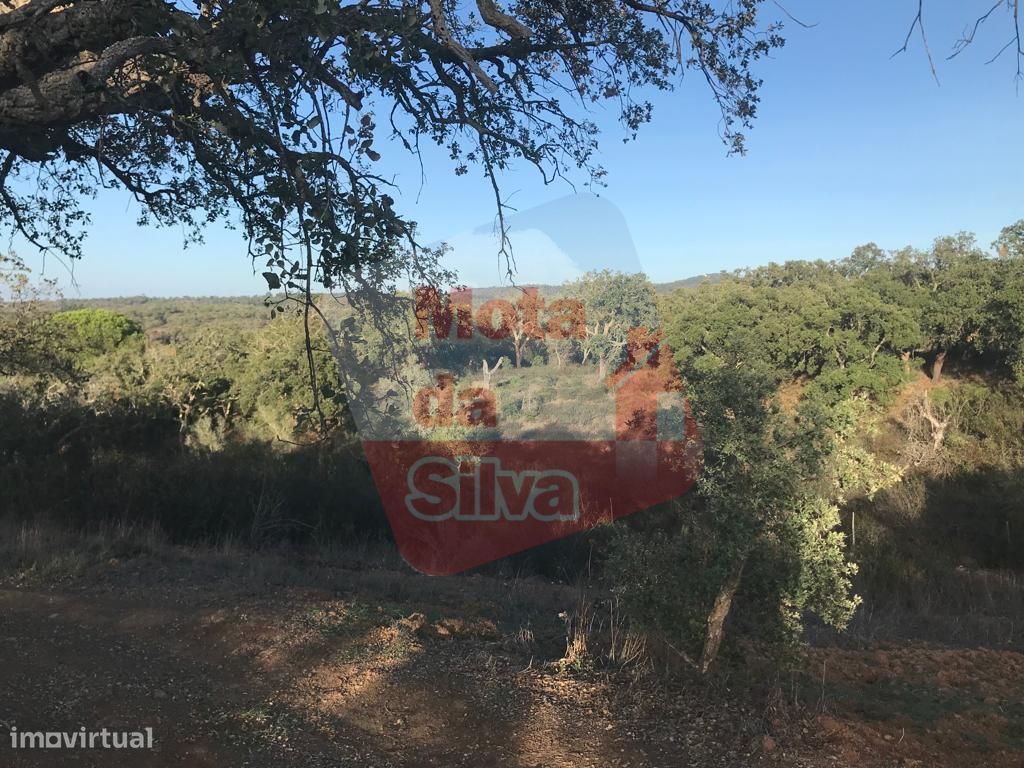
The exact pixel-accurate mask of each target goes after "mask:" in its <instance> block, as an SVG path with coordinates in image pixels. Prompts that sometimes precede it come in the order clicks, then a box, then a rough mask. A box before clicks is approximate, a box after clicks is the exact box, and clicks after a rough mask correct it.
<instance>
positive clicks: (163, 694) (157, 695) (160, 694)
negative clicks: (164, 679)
mask: <svg viewBox="0 0 1024 768" xmlns="http://www.w3.org/2000/svg"><path fill="white" fill-rule="evenodd" d="M153 698H154V699H166V698H167V691H165V690H163V689H162V688H157V689H156V690H155V691H153Z"/></svg>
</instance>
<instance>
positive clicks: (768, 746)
mask: <svg viewBox="0 0 1024 768" xmlns="http://www.w3.org/2000/svg"><path fill="white" fill-rule="evenodd" d="M777 746H778V745H777V744H776V743H775V739H773V738H772V737H771V736H769V735H768V734H767V733H766V734H765V735H764V736H762V737H761V751H762V752H774V751H775V748H776V747H777Z"/></svg>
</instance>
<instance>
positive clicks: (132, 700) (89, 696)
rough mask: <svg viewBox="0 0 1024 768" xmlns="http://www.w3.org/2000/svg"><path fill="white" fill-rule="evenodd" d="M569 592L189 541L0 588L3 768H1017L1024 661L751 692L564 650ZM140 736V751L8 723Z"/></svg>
mask: <svg viewBox="0 0 1024 768" xmlns="http://www.w3.org/2000/svg"><path fill="white" fill-rule="evenodd" d="M580 600H581V596H580V594H579V593H578V592H577V591H576V590H572V589H569V588H565V587H560V586H556V585H551V584H548V583H545V582H543V581H540V580H533V579H528V580H511V581H510V580H501V579H492V578H485V577H479V576H476V577H466V578H451V579H430V578H428V577H422V576H417V575H414V574H412V573H408V572H405V571H402V570H400V569H386V568H380V567H367V566H361V565H360V564H358V563H354V564H349V565H348V566H346V567H339V566H335V565H332V566H324V565H315V566H309V565H308V564H306V565H301V566H299V565H295V564H294V563H293V562H292V561H290V560H286V559H284V558H281V557H278V556H267V555H239V554H207V555H198V554H195V553H186V552H179V553H177V554H168V553H162V554H160V555H159V556H156V555H152V554H142V555H137V556H129V557H125V558H112V559H107V560H104V561H102V562H99V563H95V564H92V565H90V566H89V567H88V568H84V569H80V570H79V572H77V573H76V574H75V575H74V576H67V575H60V576H57V575H41V574H38V573H32V574H20V575H17V576H11V577H9V578H7V579H6V580H5V581H4V582H3V583H2V585H0V766H2V767H3V768H29V767H30V766H31V768H36V767H37V766H38V767H39V768H46V767H47V766H64V765H68V766H96V767H97V768H106V767H107V766H133V767H134V766H154V767H156V766H161V767H162V766H171V765H174V766H178V765H185V766H197V767H199V768H201V767H203V766H210V767H211V768H213V767H214V766H216V767H217V768H222V767H224V766H228V767H231V766H251V767H252V768H262V767H263V766H266V767H267V768H279V767H281V766H302V767H303V768H305V767H307V766H308V767H310V768H316V767H317V766H332V767H333V766H347V765H352V766H360V767H361V768H385V767H388V766H395V767H397V766H409V767H410V768H411V767H413V766H424V767H426V766H439V767H444V768H455V767H457V766H467V767H469V766H473V767H474V768H475V767H480V768H484V767H487V766H494V767H495V768H497V767H498V766H502V767H504V766H514V767H522V768H562V767H563V766H564V767H565V768H568V767H569V766H573V768H575V767H576V766H602V767H604V766H621V767H623V768H625V767H626V766H631V767H632V768H641V767H647V766H650V767H651V768H654V767H655V766H658V767H660V766H664V768H677V767H679V766H701V768H712V767H714V766H747V765H750V766H758V765H770V766H775V765H778V766H902V765H905V766H914V765H921V766H935V765H948V766H958V767H959V766H973V765H977V766H982V765H985V766H1002V765H1005V766H1010V765H1013V766H1020V765H1022V764H1024V686H1022V683H1024V656H1021V655H1019V654H1016V653H1013V652H1010V651H986V650H977V649H948V648H945V649H944V648H938V647H917V646H892V647H887V648H869V649H856V650H851V649H839V648H820V647H819V648H811V649H808V651H807V660H806V671H805V672H803V673H798V674H791V675H788V676H780V677H779V678H778V680H777V681H776V682H775V683H774V685H772V686H767V687H765V686H754V685H751V684H749V681H747V680H745V679H741V675H740V673H738V672H732V673H729V674H724V675H720V676H719V677H718V678H717V679H716V680H715V681H714V682H713V683H711V684H704V683H697V682H694V681H692V680H691V681H689V682H684V681H680V680H679V679H678V677H676V678H672V677H668V676H666V675H664V674H660V673H658V672H657V671H650V670H648V671H646V672H643V671H642V670H641V668H640V667H639V666H637V665H635V664H634V665H627V666H626V667H624V668H622V667H617V666H615V665H609V664H606V663H589V662H588V659H587V656H586V654H585V653H583V652H582V648H579V647H577V649H576V651H577V652H576V653H575V654H570V655H569V657H567V656H566V645H567V643H566V631H565V628H566V625H565V623H564V617H565V615H566V614H567V613H571V612H572V611H573V610H574V606H578V605H579V604H580ZM12 727H17V728H18V729H20V730H26V731H32V730H44V731H55V730H66V731H72V730H77V729H79V728H81V727H85V728H87V729H89V730H98V729H100V728H103V727H107V728H109V729H117V730H139V729H141V728H144V727H151V728H152V729H153V733H154V737H155V742H156V744H155V748H154V749H153V750H151V751H113V750H99V749H94V750H33V751H28V750H18V749H12V748H11V745H10V739H9V731H10V729H11V728H12Z"/></svg>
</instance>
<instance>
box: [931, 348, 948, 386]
mask: <svg viewBox="0 0 1024 768" xmlns="http://www.w3.org/2000/svg"><path fill="white" fill-rule="evenodd" d="M945 362H946V350H942V351H941V352H939V353H938V354H937V355H936V356H935V360H934V361H932V381H934V382H936V383H937V382H939V381H940V380H941V379H942V365H943V363H945Z"/></svg>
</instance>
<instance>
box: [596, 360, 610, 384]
mask: <svg viewBox="0 0 1024 768" xmlns="http://www.w3.org/2000/svg"><path fill="white" fill-rule="evenodd" d="M607 375H608V361H607V360H605V359H604V358H603V357H599V358H598V359H597V380H598V381H604V379H605V376H607Z"/></svg>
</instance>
